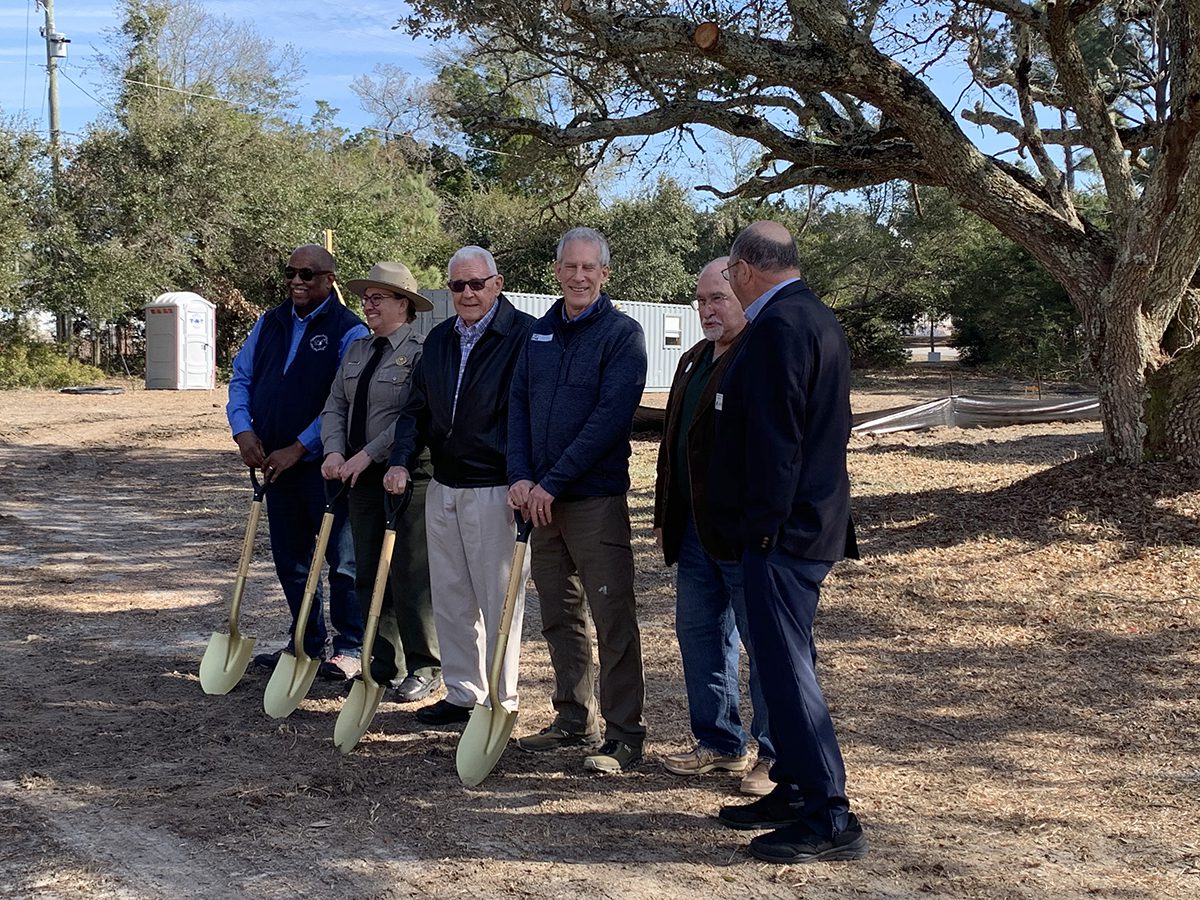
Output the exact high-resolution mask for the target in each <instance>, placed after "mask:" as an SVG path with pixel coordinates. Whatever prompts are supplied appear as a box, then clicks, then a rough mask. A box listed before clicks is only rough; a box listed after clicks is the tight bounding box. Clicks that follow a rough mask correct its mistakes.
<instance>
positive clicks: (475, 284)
mask: <svg viewBox="0 0 1200 900" xmlns="http://www.w3.org/2000/svg"><path fill="white" fill-rule="evenodd" d="M499 274H500V273H499V272H497V273H496V275H499ZM496 275H489V276H488V277H487V278H456V279H454V280H453V281H451V282H450V290H452V291H453V292H454V293H456V294H461V293H462V292H463V291H465V290H466V289H467V285H470V286H471V290H473V291H482V290H483V286H484V285H485V284H487V283H488V282H489V281H491V280H492V279H493V278H495V277H496Z"/></svg>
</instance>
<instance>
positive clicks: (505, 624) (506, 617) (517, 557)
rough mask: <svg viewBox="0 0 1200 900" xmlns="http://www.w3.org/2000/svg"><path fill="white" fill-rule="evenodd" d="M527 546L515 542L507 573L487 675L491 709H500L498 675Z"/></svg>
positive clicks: (522, 577) (522, 571)
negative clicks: (505, 589)
mask: <svg viewBox="0 0 1200 900" xmlns="http://www.w3.org/2000/svg"><path fill="white" fill-rule="evenodd" d="M527 546H528V543H527V541H517V543H516V546H514V547H513V558H512V571H511V572H509V573H508V592H507V593H506V594H505V595H504V609H503V610H502V611H501V613H500V630H499V632H497V634H496V649H495V651H494V652H493V654H492V667H491V671H490V672H489V673H488V696H489V697H490V698H491V700H492V709H499V708H500V673H501V672H502V671H503V670H504V657H505V656H507V655H508V631H509V629H510V628H512V620H513V614H514V612H515V610H516V607H517V592H518V591H519V590H520V589H521V582H522V581H524V579H525V548H526V547H527Z"/></svg>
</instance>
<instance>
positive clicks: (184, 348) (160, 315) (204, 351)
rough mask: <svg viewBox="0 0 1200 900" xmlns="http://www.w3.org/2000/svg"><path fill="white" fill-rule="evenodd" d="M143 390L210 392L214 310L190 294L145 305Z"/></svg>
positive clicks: (214, 378)
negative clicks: (144, 388) (144, 370)
mask: <svg viewBox="0 0 1200 900" xmlns="http://www.w3.org/2000/svg"><path fill="white" fill-rule="evenodd" d="M145 309H146V390H168V391H190V390H205V391H207V390H212V389H213V388H214V387H216V384H217V308H216V307H215V306H214V305H213V304H211V303H209V302H208V301H207V300H205V299H204V298H203V297H201V296H200V295H199V294H193V293H191V292H190V291H173V292H172V293H169V294H160V295H159V296H158V297H156V298H155V299H154V301H153V302H151V303H147V304H146V307H145Z"/></svg>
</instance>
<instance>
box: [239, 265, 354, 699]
mask: <svg viewBox="0 0 1200 900" xmlns="http://www.w3.org/2000/svg"><path fill="white" fill-rule="evenodd" d="M283 274H284V277H285V278H286V279H287V289H288V299H287V300H285V301H283V303H281V304H279V306H277V307H275V308H274V309H272V310H269V311H267V312H266V313H264V314H263V315H262V316H261V317H260V318H259V320H258V321H257V322H255V323H254V327H253V328H252V329H251V330H250V336H249V337H247V338H246V343H245V344H243V345H242V349H241V350H239V351H238V354H237V356H236V357H235V358H234V360H233V377H232V378H231V379H230V381H229V404H228V406H226V407H225V414H226V416H227V417H228V419H229V427H230V430H231V431H232V432H233V439H234V441H236V442H237V445H238V451H239V452H240V453H241V456H242V462H244V463H245V464H246V465H247V466H252V467H254V468H260V469H262V471H263V477H264V478H265V479H266V480H267V481H268V482H269V483H270V485H271V487H270V489H269V490H268V491H267V495H266V497H267V516H268V520H269V529H270V534H271V555H272V557H274V560H275V572H276V574H277V575H278V576H279V583H280V585H281V586H282V587H283V593H284V596H285V597H287V602H288V606H289V607H290V608H291V612H292V625H291V631H292V632H294V631H295V625H296V614H297V613H298V612H299V611H300V601H301V599H302V598H303V596H304V582H305V579H306V578H307V576H308V568H309V563H310V562H311V561H312V551H313V536H314V535H315V534H316V533H317V531H318V529H319V528H320V524H321V516H322V514H323V512H324V508H325V488H324V481H323V479H322V478H321V456H322V453H321V410H322V408H323V407H324V406H325V400H326V398H327V397H328V396H329V387H330V385H331V384H332V383H333V377H334V375H336V374H337V370H338V365H339V364H340V363H341V360H342V355H343V354H344V353H345V352H346V348H347V347H348V346H349V345H350V344H351V343H353V342H354V341H355V340H357V339H358V338H360V337H364V336H365V335H367V334H368V333H369V332H368V331H367V327H366V326H365V325H364V324H363V323H362V321H361V320H360V319H359V318H358V317H357V316H356V315H354V313H352V312H350V311H349V310H348V309H346V307H344V306H343V305H342V304H341V303H339V302H338V300H337V297H336V296H335V294H334V292H333V279H334V261H333V256H332V254H330V253H329V252H328V251H326V250H325V248H324V247H320V246H317V245H316V244H306V245H304V246H302V247H297V248H296V249H295V250H294V251H293V252H292V255H291V256H290V257H288V261H287V266H286V267H285V268H284V270H283ZM325 559H326V560H327V561H328V562H329V618H330V621H331V622H332V623H333V627H334V630H335V631H336V634H335V635H334V638H333V653H334V657H333V659H332V660H330V661H328V662H324V663H322V666H321V670H320V671H321V674H323V675H324V676H325V677H327V678H337V679H344V678H348V677H353V675H354V674H355V673H356V672H357V670H358V658H359V657H360V656H361V655H362V639H363V620H362V614H361V613H360V611H359V608H358V599H357V596H356V595H355V592H354V572H355V569H354V546H353V543H352V540H351V537H350V529H349V528H347V527H346V512H345V508H344V506H343V508H342V509H341V510H340V511H339V512H338V515H337V518H336V519H335V520H334V524H333V531H332V532H331V534H330V537H329V547H328V549H327V550H326V552H325ZM325 640H326V630H325V617H324V615H323V613H322V610H321V591H320V588H319V587H318V591H317V596H316V598H315V601H314V603H313V607H312V613H311V614H310V617H309V620H308V623H307V625H306V626H305V632H304V644H305V646H304V652H305V653H307V654H308V655H309V656H310V657H312V658H314V659H322V660H323V659H324V658H325ZM291 644H292V642H291V638H290V637H289V639H288V646H287V649H288V650H289V651H291V650H292V649H293V648H292V646H291ZM281 652H283V651H282V650H276V651H275V652H273V653H260V654H259V655H258V656H256V657H255V658H254V662H255V664H256V665H258V666H261V667H263V668H266V669H273V668H274V667H275V664H276V663H277V662H278V661H279V654H280V653H281Z"/></svg>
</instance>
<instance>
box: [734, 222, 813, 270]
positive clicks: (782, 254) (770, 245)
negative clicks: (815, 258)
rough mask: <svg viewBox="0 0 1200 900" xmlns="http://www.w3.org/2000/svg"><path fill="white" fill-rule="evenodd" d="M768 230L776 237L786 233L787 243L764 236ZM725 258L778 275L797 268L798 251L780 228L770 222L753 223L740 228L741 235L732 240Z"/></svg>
mask: <svg viewBox="0 0 1200 900" xmlns="http://www.w3.org/2000/svg"><path fill="white" fill-rule="evenodd" d="M761 226H775V227H770V228H768V227H761ZM770 231H774V232H775V233H776V234H786V235H787V240H785V241H778V240H775V239H774V238H773V237H771V236H770V234H769V233H768V232H770ZM729 259H730V261H731V262H736V261H737V260H742V261H743V262H746V263H748V264H750V265H751V266H753V267H754V268H756V269H760V270H761V271H763V272H782V271H785V270H788V269H799V268H800V250H799V248H798V247H797V246H796V239H795V238H794V237H792V236H791V234H789V233H788V232H787V231H786V230H785V229H784V227H783V226H782V225H777V223H774V222H767V223H760V222H756V223H755V224H754V225H751V226H749V227H747V228H744V229H742V232H741V233H740V234H739V235H738V236H737V237H736V238H734V239H733V246H732V247H730V248H729Z"/></svg>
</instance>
